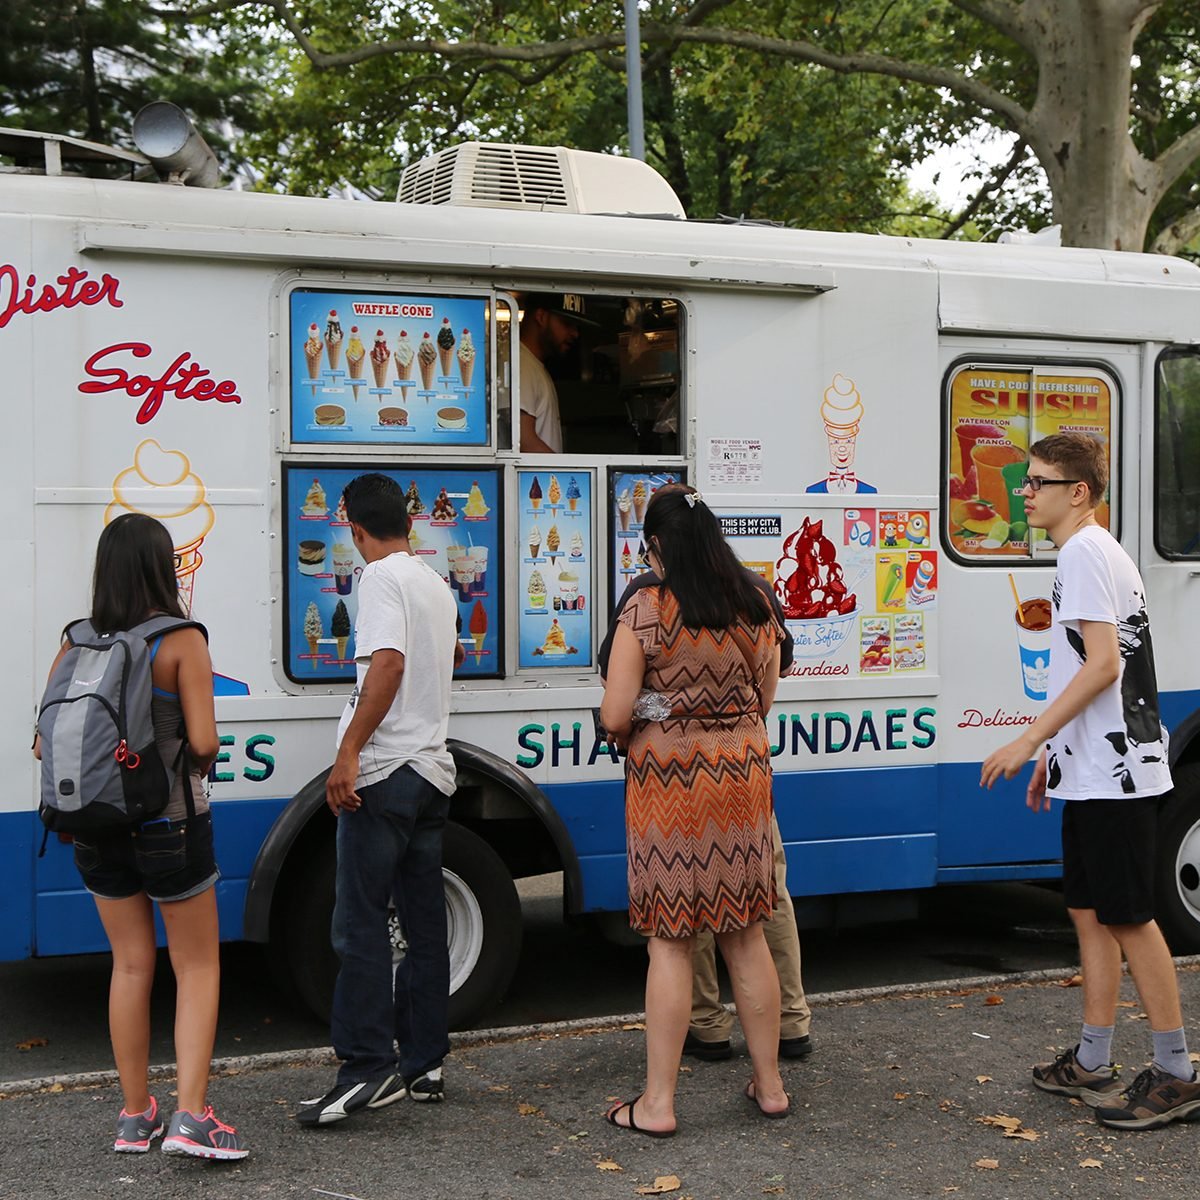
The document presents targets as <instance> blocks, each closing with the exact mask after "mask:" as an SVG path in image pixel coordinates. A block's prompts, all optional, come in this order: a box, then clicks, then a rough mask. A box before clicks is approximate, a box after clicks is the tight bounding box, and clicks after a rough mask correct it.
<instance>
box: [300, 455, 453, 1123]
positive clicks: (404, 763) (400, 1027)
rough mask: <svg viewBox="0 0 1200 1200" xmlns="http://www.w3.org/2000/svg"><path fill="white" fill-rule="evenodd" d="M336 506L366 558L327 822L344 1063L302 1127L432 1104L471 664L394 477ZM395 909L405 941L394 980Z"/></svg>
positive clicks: (336, 1028) (337, 1023)
mask: <svg viewBox="0 0 1200 1200" xmlns="http://www.w3.org/2000/svg"><path fill="white" fill-rule="evenodd" d="M344 498H345V505H346V517H347V519H348V520H349V522H350V534H351V536H352V537H353V539H354V545H355V547H356V548H357V550H358V552H359V553H360V554H361V555H362V557H363V558H364V559H365V560H366V563H367V565H366V566H365V567H364V568H363V572H362V575H361V576H360V577H359V580H358V583H357V585H356V586H357V590H358V616H357V619H356V621H355V626H354V658H355V663H356V665H357V669H358V680H357V685H356V687H355V689H354V691H353V693H352V694H351V696H350V699H349V701H348V702H347V704H346V711H345V712H344V713H343V715H342V720H341V724H340V725H339V726H338V752H337V758H336V760H335V761H334V764H333V769H332V770H331V771H330V773H329V779H328V781H327V783H326V788H325V798H326V801H327V803H328V804H329V807H330V808H331V809H332V810H333V813H334V815H335V816H336V817H337V880H336V889H337V899H336V902H335V905H334V913H333V947H334V949H335V950H336V951H337V955H338V959H339V960H340V963H341V966H340V968H339V970H338V977H337V984H336V986H335V988H334V994H333V1015H332V1019H331V1026H332V1034H333V1048H334V1051H335V1052H336V1053H337V1056H338V1058H340V1059H341V1060H342V1064H341V1068H340V1069H339V1071H338V1077H337V1082H336V1083H335V1084H334V1086H333V1088H332V1089H331V1090H330V1091H329V1092H327V1093H326V1094H325V1095H324V1096H322V1097H321V1098H320V1099H318V1100H314V1101H311V1102H307V1103H305V1104H303V1105H302V1107H301V1109H300V1113H299V1114H298V1116H297V1120H298V1121H299V1122H300V1123H301V1124H302V1125H307V1126H318V1125H328V1124H331V1123H332V1122H334V1121H341V1120H344V1119H345V1118H346V1117H348V1116H350V1115H351V1114H353V1113H355V1112H357V1111H359V1110H361V1109H364V1108H382V1107H383V1106H384V1105H387V1104H391V1103H392V1102H393V1101H395V1100H399V1099H401V1098H402V1097H404V1096H405V1095H409V1096H411V1097H412V1098H413V1099H414V1100H423V1101H430V1100H433V1101H437V1100H441V1099H442V1098H443V1095H444V1093H443V1087H442V1060H443V1059H444V1058H445V1056H446V1054H447V1053H448V1052H449V1049H450V1040H449V1032H448V1028H449V1026H448V1008H447V1005H448V1000H449V994H450V962H449V955H448V951H447V941H446V902H445V894H444V891H443V885H442V831H443V829H444V828H445V824H446V816H447V814H448V812H449V808H450V797H451V795H452V794H453V793H454V788H455V769H454V760H453V758H452V757H451V755H450V752H449V750H448V749H447V748H446V730H447V726H448V724H449V718H450V681H451V675H452V673H453V670H454V667H455V666H456V665H458V664H459V663H460V662H462V660H463V658H464V657H465V655H464V652H463V648H462V645H461V644H460V642H459V640H458V632H457V628H456V623H457V618H458V612H457V607H456V605H455V603H454V598H453V597H452V596H451V594H450V589H449V588H448V587H447V586H446V583H445V580H443V579H442V577H441V576H440V575H439V574H438V573H437V572H436V571H433V570H431V569H430V568H429V567H427V566H426V565H425V564H424V563H423V562H421V561H420V560H419V559H418V558H416V557H414V556H413V553H412V550H411V548H410V547H409V542H408V533H409V528H410V520H409V517H408V512H407V509H406V506H405V503H404V491H403V489H402V488H401V487H400V486H399V484H397V483H396V482H395V481H394V480H392V479H389V478H388V477H387V476H386V475H379V474H370V475H360V476H358V478H357V479H353V480H351V481H350V483H349V484H348V485H347V487H346V490H345V494H344ZM392 901H394V903H395V906H396V911H397V913H398V914H399V916H400V919H401V921H402V925H403V931H404V937H405V941H406V943H407V950H406V952H405V955H404V958H403V959H402V960H401V963H400V965H399V966H398V967H396V968H395V969H394V972H393V966H392V942H391V938H390V937H389V931H388V917H389V911H388V910H389V902H392ZM397 1047H398V1051H399V1054H398V1056H397Z"/></svg>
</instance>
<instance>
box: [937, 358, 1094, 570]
mask: <svg viewBox="0 0 1200 1200" xmlns="http://www.w3.org/2000/svg"><path fill="white" fill-rule="evenodd" d="M1031 393H1032V399H1031ZM1111 429H1112V387H1111V385H1110V383H1109V382H1108V380H1107V378H1106V377H1104V376H1101V375H1100V374H1084V373H1079V374H1062V375H1047V374H1042V373H1040V372H1037V373H1034V372H1030V371H1028V370H1006V369H1004V368H1002V367H995V366H991V367H989V366H974V365H972V366H968V367H964V368H963V369H962V370H960V371H959V372H958V374H957V375H956V376H955V378H954V381H953V383H952V384H951V387H950V429H949V437H948V438H947V439H946V446H947V453H948V455H949V463H948V469H947V476H948V478H949V495H948V496H947V508H946V512H947V518H948V527H949V536H950V543H951V545H952V546H953V547H954V549H955V550H956V551H957V552H958V553H959V554H962V555H964V556H970V557H980V556H987V557H1000V558H1024V557H1027V556H1028V555H1029V553H1030V546H1031V541H1030V539H1031V537H1032V538H1033V539H1034V540H1035V541H1036V540H1037V539H1038V538H1040V537H1042V536H1043V535H1042V534H1041V532H1040V531H1038V530H1033V531H1031V530H1030V529H1029V527H1028V526H1027V525H1026V523H1025V502H1024V497H1023V496H1022V494H1021V480H1022V479H1023V478H1024V476H1025V475H1026V473H1027V470H1028V460H1029V447H1030V446H1031V445H1032V444H1033V443H1034V442H1036V441H1038V439H1040V438H1044V437H1049V436H1050V435H1051V434H1054V433H1068V432H1077V433H1086V434H1089V435H1090V436H1092V437H1095V438H1097V439H1098V440H1099V441H1100V442H1101V443H1102V444H1103V445H1104V446H1105V447H1106V449H1107V450H1108V452H1109V461H1110V462H1111V455H1112V448H1111ZM1096 520H1097V521H1098V522H1099V523H1100V524H1101V525H1103V526H1104V527H1105V528H1107V527H1108V523H1109V509H1108V503H1107V499H1105V500H1102V501H1101V503H1100V505H1099V507H1098V508H1097V509H1096Z"/></svg>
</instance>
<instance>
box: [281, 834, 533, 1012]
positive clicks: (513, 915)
mask: <svg viewBox="0 0 1200 1200" xmlns="http://www.w3.org/2000/svg"><path fill="white" fill-rule="evenodd" d="M335 872H336V853H335V850H334V847H333V846H332V845H323V846H321V847H320V849H318V850H317V851H316V853H314V854H313V855H312V857H311V858H310V859H309V861H308V863H307V865H306V866H305V868H304V869H303V870H302V872H301V873H300V880H301V882H298V883H297V885H296V887H295V888H294V889H293V891H292V894H291V897H290V903H289V904H288V908H289V909H290V915H288V916H285V917H284V922H285V924H284V939H285V943H286V947H287V949H286V953H287V958H288V962H289V964H290V968H291V976H292V980H293V982H294V984H295V990H296V993H297V995H298V996H299V998H300V1000H301V1001H302V1002H303V1004H304V1005H305V1007H307V1008H309V1009H311V1010H312V1012H313V1013H314V1014H315V1015H316V1016H317V1017H318V1018H319V1019H320V1020H322V1021H328V1020H329V1014H330V1011H331V1009H332V1006H333V985H334V981H335V980H336V979H337V970H338V962H337V955H335V954H334V952H333V946H332V945H331V944H330V934H329V930H330V922H331V920H332V917H333V895H334V879H335ZM442 877H443V880H444V882H445V888H446V934H447V940H448V942H449V949H450V1028H451V1029H462V1028H466V1027H468V1026H470V1025H471V1024H473V1023H474V1022H475V1021H476V1020H478V1019H479V1017H480V1016H482V1015H483V1013H484V1012H486V1011H487V1009H488V1008H490V1007H492V1006H493V1005H495V1004H496V1003H498V1002H499V1000H500V999H501V998H502V997H503V995H504V992H505V991H506V990H507V988H508V985H509V983H510V982H511V981H512V976H513V972H514V971H515V970H516V967H517V960H518V959H519V957H520V953H521V902H520V899H519V898H518V896H517V889H516V888H515V887H514V886H513V881H512V877H511V876H510V875H509V873H508V868H507V867H506V866H505V865H504V862H503V860H502V859H501V858H500V856H499V855H498V854H496V852H495V851H494V850H493V849H492V848H491V846H489V845H488V844H487V842H485V841H484V840H483V839H482V838H481V837H478V836H477V835H476V834H474V833H472V832H471V831H470V830H468V829H464V828H463V827H462V826H461V825H456V824H455V823H454V822H453V821H449V822H447V824H446V831H445V835H444V839H443V851H442ZM390 928H391V935H392V945H393V949H394V953H395V959H396V961H399V959H400V957H401V956H402V955H403V954H404V940H403V936H402V934H401V932H400V927H399V922H397V921H395V920H394V919H393V920H392V922H391V927H390Z"/></svg>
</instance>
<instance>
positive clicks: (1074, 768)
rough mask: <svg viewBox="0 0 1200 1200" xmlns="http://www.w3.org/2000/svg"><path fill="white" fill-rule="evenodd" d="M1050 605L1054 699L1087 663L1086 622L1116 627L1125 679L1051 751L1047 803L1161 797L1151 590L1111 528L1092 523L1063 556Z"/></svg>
mask: <svg viewBox="0 0 1200 1200" xmlns="http://www.w3.org/2000/svg"><path fill="white" fill-rule="evenodd" d="M1052 599H1053V605H1054V621H1053V625H1052V626H1051V630H1050V684H1049V690H1048V693H1047V699H1048V700H1049V701H1050V702H1051V703H1053V701H1054V700H1055V699H1056V698H1057V697H1058V696H1060V695H1061V694H1062V692H1063V690H1064V689H1065V688H1066V686H1067V684H1069V683H1070V682H1071V680H1072V679H1073V678H1074V676H1075V673H1076V672H1077V671H1078V670H1079V668H1080V667H1081V666H1082V665H1083V662H1084V659H1085V658H1086V657H1087V655H1086V653H1085V651H1084V646H1083V637H1082V634H1081V632H1080V625H1079V623H1080V622H1081V621H1103V622H1105V623H1106V624H1109V625H1115V626H1116V627H1117V640H1118V642H1119V643H1120V648H1121V672H1120V674H1119V675H1118V677H1117V679H1116V682H1114V683H1113V684H1111V685H1110V686H1109V687H1107V688H1105V690H1104V691H1102V692H1101V693H1100V694H1099V695H1098V696H1097V697H1096V698H1095V699H1094V700H1093V701H1092V702H1091V704H1089V705H1088V706H1087V708H1085V709H1084V710H1083V712H1081V713H1080V714H1079V715H1078V716H1077V717H1076V718H1075V719H1074V720H1073V721H1068V722H1067V723H1066V725H1064V726H1063V727H1062V729H1061V730H1060V731H1059V732H1058V734H1057V735H1056V736H1055V737H1053V738H1051V739H1050V741H1049V742H1048V743H1047V744H1046V795H1048V796H1053V797H1055V798H1056V799H1058V800H1096V799H1133V798H1134V797H1137V796H1161V795H1162V794H1163V792H1166V791H1169V790H1170V788H1171V772H1170V768H1169V767H1168V765H1167V731H1166V730H1165V729H1164V728H1163V725H1162V722H1161V720H1160V719H1159V712H1158V685H1157V683H1156V681H1155V677H1154V652H1153V648H1152V646H1151V642H1150V619H1149V618H1148V617H1147V615H1146V590H1145V585H1144V584H1143V583H1142V577H1141V575H1139V574H1138V569H1137V567H1136V566H1135V565H1134V562H1133V559H1131V558H1130V557H1129V555H1128V554H1126V553H1125V551H1124V550H1123V549H1122V548H1121V544H1120V543H1119V542H1118V541H1117V540H1116V538H1114V537H1113V536H1112V534H1110V533H1109V532H1108V530H1107V529H1102V528H1100V526H1099V525H1089V526H1087V527H1085V528H1084V529H1081V530H1080V531H1079V532H1078V533H1077V534H1075V535H1074V537H1072V538H1070V539H1069V540H1068V542H1067V544H1066V545H1065V546H1063V548H1062V550H1060V551H1059V555H1058V572H1057V574H1056V575H1055V577H1054V593H1053V598H1052Z"/></svg>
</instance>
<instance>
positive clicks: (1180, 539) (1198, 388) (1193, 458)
mask: <svg viewBox="0 0 1200 1200" xmlns="http://www.w3.org/2000/svg"><path fill="white" fill-rule="evenodd" d="M1154 468H1155V469H1154V545H1155V548H1156V549H1157V550H1158V552H1159V554H1161V555H1162V556H1163V557H1164V558H1200V353H1197V351H1196V350H1194V349H1174V350H1167V351H1166V352H1165V353H1163V354H1162V355H1161V356H1160V358H1159V360H1158V371H1157V372H1156V375H1155V387H1154Z"/></svg>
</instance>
